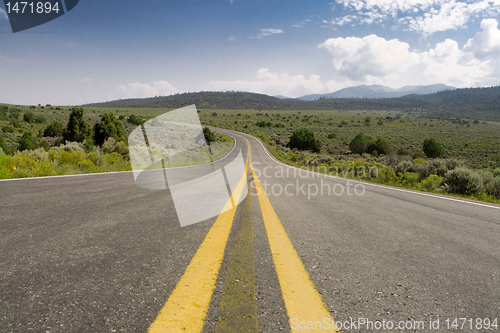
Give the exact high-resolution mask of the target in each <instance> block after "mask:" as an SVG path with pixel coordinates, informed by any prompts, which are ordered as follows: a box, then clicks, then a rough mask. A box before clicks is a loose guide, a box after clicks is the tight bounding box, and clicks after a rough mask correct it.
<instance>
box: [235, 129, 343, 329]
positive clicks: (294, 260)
mask: <svg viewBox="0 0 500 333" xmlns="http://www.w3.org/2000/svg"><path fill="white" fill-rule="evenodd" d="M245 140H246V139H245ZM250 168H251V170H252V174H253V178H254V183H255V186H256V188H257V196H258V198H259V204H260V209H261V211H262V217H263V219H264V224H265V226H266V231H267V237H268V239H269V245H270V246H271V253H272V255H273V260H274V265H275V267H276V272H277V274H278V279H279V282H280V286H281V292H282V295H283V299H284V301H285V306H286V309H287V313H288V317H289V320H290V327H291V329H292V332H299V331H301V328H300V325H299V326H298V325H297V323H304V324H303V325H302V327H303V328H304V327H306V323H309V322H311V323H312V324H313V325H315V324H316V322H317V321H319V322H320V323H321V325H322V326H321V327H322V328H323V329H317V330H315V329H311V330H309V329H307V331H308V332H338V330H336V329H334V328H333V326H334V324H333V323H334V322H333V318H332V317H331V316H330V312H329V311H328V309H327V307H326V305H325V303H324V302H323V300H322V299H321V296H320V295H319V293H318V291H317V289H316V287H315V286H314V283H313V282H312V281H311V279H310V277H309V274H308V273H307V271H306V269H305V267H304V264H303V263H302V261H301V260H300V258H299V255H298V254H297V251H296V250H295V248H294V247H293V244H292V242H291V241H290V238H288V235H287V233H286V231H285V229H284V228H283V225H282V224H281V222H280V220H279V218H278V215H276V212H275V211H274V208H273V206H272V205H271V202H270V201H269V198H268V197H267V195H266V194H265V191H264V188H263V187H262V184H261V183H260V180H259V178H258V177H257V175H256V174H255V170H254V169H253V167H252V166H251V165H250ZM325 322H327V323H329V325H330V326H326V325H325ZM297 326H298V328H297ZM324 327H326V329H325V328H324Z"/></svg>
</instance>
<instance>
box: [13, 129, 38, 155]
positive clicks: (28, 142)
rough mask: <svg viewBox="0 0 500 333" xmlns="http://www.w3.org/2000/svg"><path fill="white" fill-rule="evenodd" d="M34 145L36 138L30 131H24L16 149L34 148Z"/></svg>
mask: <svg viewBox="0 0 500 333" xmlns="http://www.w3.org/2000/svg"><path fill="white" fill-rule="evenodd" d="M35 146H36V139H35V138H34V137H33V134H31V132H24V134H23V137H22V138H21V140H19V146H18V147H17V149H18V150H20V151H23V150H30V149H33V148H35Z"/></svg>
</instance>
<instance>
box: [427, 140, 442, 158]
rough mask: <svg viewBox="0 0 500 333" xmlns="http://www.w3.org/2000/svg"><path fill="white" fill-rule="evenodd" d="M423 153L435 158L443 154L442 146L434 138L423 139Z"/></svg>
mask: <svg viewBox="0 0 500 333" xmlns="http://www.w3.org/2000/svg"><path fill="white" fill-rule="evenodd" d="M424 153H425V155H426V156H427V157H430V158H436V157H441V156H443V155H444V148H443V146H441V144H440V143H439V142H437V141H436V139H434V138H430V139H426V140H425V141H424Z"/></svg>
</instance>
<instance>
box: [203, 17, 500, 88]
mask: <svg viewBox="0 0 500 333" xmlns="http://www.w3.org/2000/svg"><path fill="white" fill-rule="evenodd" d="M481 29H482V31H480V32H478V33H476V35H475V36H474V37H473V38H471V39H469V40H468V41H467V43H466V44H465V45H462V46H459V45H458V43H457V42H456V41H454V40H452V39H446V40H445V41H443V42H440V43H438V44H436V45H435V46H434V47H431V48H429V49H428V50H426V51H422V52H417V51H411V50H410V46H409V44H407V43H405V42H403V41H400V40H398V39H391V40H386V39H384V38H383V37H379V36H377V35H368V36H365V37H363V38H359V37H346V38H342V37H338V38H330V39H327V40H325V41H324V42H323V43H321V44H320V45H318V47H319V49H321V50H326V51H327V52H328V54H329V56H330V59H331V70H332V71H329V73H330V74H328V75H330V76H329V77H323V78H322V77H320V76H319V75H317V74H313V75H310V76H309V77H306V76H304V75H300V74H299V75H289V74H287V73H283V74H278V73H275V72H272V71H270V70H269V68H260V69H259V70H258V71H257V72H256V74H255V80H251V81H243V80H236V81H210V82H209V84H208V85H209V88H210V89H212V90H245V91H251V92H257V93H265V94H268V95H283V96H288V97H299V96H303V95H307V94H313V93H327V92H333V91H335V90H338V89H342V88H345V87H349V86H354V85H361V84H382V85H387V86H390V87H394V88H398V87H402V86H405V85H427V84H432V83H442V84H447V85H451V86H455V87H474V86H491V85H497V84H498V83H499V82H498V78H499V77H500V30H499V29H498V22H497V21H496V20H495V19H484V20H483V21H482V22H481Z"/></svg>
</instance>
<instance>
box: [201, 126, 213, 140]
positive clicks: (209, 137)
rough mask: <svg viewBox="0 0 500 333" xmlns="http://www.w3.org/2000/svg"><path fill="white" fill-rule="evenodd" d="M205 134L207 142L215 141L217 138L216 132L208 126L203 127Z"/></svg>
mask: <svg viewBox="0 0 500 333" xmlns="http://www.w3.org/2000/svg"><path fill="white" fill-rule="evenodd" d="M203 135H204V136H205V142H206V143H210V142H215V140H216V137H215V133H214V132H212V131H211V130H210V128H208V127H203Z"/></svg>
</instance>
